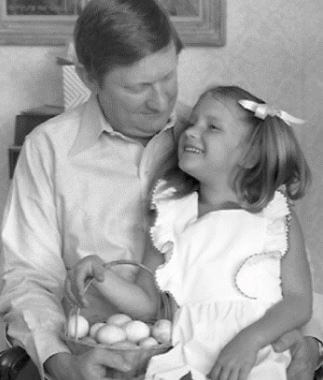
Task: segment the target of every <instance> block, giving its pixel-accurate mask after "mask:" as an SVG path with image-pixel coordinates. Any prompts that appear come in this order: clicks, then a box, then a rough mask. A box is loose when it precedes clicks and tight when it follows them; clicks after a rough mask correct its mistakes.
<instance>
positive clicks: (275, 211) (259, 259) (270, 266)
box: [234, 190, 291, 299]
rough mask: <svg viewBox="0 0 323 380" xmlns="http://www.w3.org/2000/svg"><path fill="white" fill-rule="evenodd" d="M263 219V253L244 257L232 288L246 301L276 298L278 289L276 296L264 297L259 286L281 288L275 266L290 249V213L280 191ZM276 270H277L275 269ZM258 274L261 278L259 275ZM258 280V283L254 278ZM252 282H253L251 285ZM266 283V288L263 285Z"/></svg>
mask: <svg viewBox="0 0 323 380" xmlns="http://www.w3.org/2000/svg"><path fill="white" fill-rule="evenodd" d="M263 215H264V217H265V218H266V219H267V221H268V224H267V230H266V235H265V236H266V238H265V245H264V249H265V251H264V252H261V253H255V254H252V255H250V256H249V257H247V258H246V259H245V260H244V261H243V262H242V263H241V264H240V266H239V267H238V269H237V271H236V274H235V277H234V284H235V287H236V289H237V290H238V291H239V293H240V294H242V295H243V296H245V297H247V298H249V299H258V298H260V297H261V298H267V297H271V296H273V298H275V299H277V298H279V296H280V295H279V294H278V292H279V287H278V286H276V290H275V291H274V293H275V294H268V295H266V294H264V292H265V288H270V287H268V286H262V284H265V285H268V282H272V283H273V288H275V286H274V285H275V284H276V285H277V284H279V285H280V278H281V277H280V276H281V275H280V271H279V272H278V273H277V270H278V269H279V268H280V266H279V267H278V263H279V264H280V260H281V258H282V257H283V256H285V254H286V253H287V252H288V249H289V233H290V221H291V211H290V204H289V201H288V198H287V197H286V195H285V194H284V193H283V191H280V190H279V191H276V193H275V196H274V199H273V200H272V201H271V202H270V203H269V204H268V206H267V207H266V208H265V209H264V210H263ZM277 268H278V269H277ZM260 274H261V275H260ZM261 276H262V277H263V278H262V279H261V278H259V281H257V277H261ZM251 279H252V281H251ZM253 280H255V281H253ZM266 282H267V284H266Z"/></svg>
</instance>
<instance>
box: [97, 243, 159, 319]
mask: <svg viewBox="0 0 323 380" xmlns="http://www.w3.org/2000/svg"><path fill="white" fill-rule="evenodd" d="M162 263H163V255H161V254H160V253H158V252H157V251H156V250H155V249H154V248H153V247H152V246H151V245H150V244H149V249H147V250H146V254H145V257H144V260H143V264H144V265H145V266H146V267H148V268H149V269H150V270H151V271H152V273H153V274H154V273H155V270H156V268H157V267H158V266H159V265H160V264H162ZM95 286H96V288H97V289H99V291H100V292H101V293H102V295H103V296H104V297H106V298H107V299H108V300H109V301H110V302H111V303H112V304H114V305H115V306H116V307H117V308H118V309H119V310H120V311H121V312H123V313H126V314H129V315H130V316H131V317H133V318H138V319H141V320H149V319H151V318H152V317H154V316H155V315H156V312H157V306H158V297H159V295H158V292H157V288H156V285H155V280H154V276H152V275H151V274H150V273H147V272H146V271H145V270H141V269H139V272H138V275H137V279H136V282H135V283H134V282H130V281H127V280H125V279H124V278H123V277H120V276H119V275H118V274H117V273H115V272H114V271H113V270H106V271H105V272H104V280H103V281H102V282H96V283H95Z"/></svg>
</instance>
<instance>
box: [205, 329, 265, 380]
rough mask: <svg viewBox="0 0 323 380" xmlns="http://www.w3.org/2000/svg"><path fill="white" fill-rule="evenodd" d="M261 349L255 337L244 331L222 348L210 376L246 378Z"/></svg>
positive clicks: (219, 379) (233, 379) (228, 379)
mask: <svg viewBox="0 0 323 380" xmlns="http://www.w3.org/2000/svg"><path fill="white" fill-rule="evenodd" d="M259 349H260V348H259V347H258V344H257V342H255V337H254V336H252V335H251V334H246V333H244V332H243V331H242V332H241V333H240V334H238V335H237V336H236V337H235V338H233V339H232V340H231V341H230V342H229V343H228V344H227V345H226V346H225V347H224V348H223V349H222V351H221V352H220V354H219V356H218V358H217V360H216V362H215V364H214V366H213V368H212V371H211V372H210V375H209V376H210V378H211V379H212V380H246V379H247V377H248V375H249V373H250V371H251V369H252V367H253V366H254V365H255V363H256V358H257V353H258V351H259Z"/></svg>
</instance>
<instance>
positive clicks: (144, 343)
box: [138, 336, 158, 348]
mask: <svg viewBox="0 0 323 380" xmlns="http://www.w3.org/2000/svg"><path fill="white" fill-rule="evenodd" d="M138 344H139V346H140V347H143V348H150V347H155V346H158V342H157V340H156V339H155V338H153V337H152V336H148V337H147V338H144V339H141V340H140V341H139V343H138Z"/></svg>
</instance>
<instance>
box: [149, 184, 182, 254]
mask: <svg viewBox="0 0 323 380" xmlns="http://www.w3.org/2000/svg"><path fill="white" fill-rule="evenodd" d="M166 184H167V182H166V181H165V180H163V179H160V180H159V181H158V182H157V184H156V186H155V188H154V190H153V195H152V203H151V207H152V209H154V210H156V219H155V223H154V225H153V226H152V227H151V228H150V230H149V233H150V238H151V241H152V243H153V245H154V247H155V248H157V249H158V251H159V252H160V253H162V254H167V253H169V251H170V250H171V249H172V248H173V245H174V243H173V240H174V235H173V229H172V223H170V221H171V220H172V218H174V208H173V207H170V203H171V201H172V200H171V197H172V195H173V194H174V193H175V192H176V190H175V188H174V187H167V186H166Z"/></svg>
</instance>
